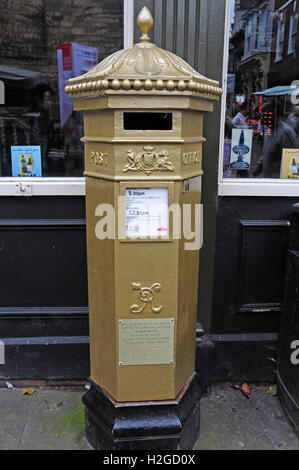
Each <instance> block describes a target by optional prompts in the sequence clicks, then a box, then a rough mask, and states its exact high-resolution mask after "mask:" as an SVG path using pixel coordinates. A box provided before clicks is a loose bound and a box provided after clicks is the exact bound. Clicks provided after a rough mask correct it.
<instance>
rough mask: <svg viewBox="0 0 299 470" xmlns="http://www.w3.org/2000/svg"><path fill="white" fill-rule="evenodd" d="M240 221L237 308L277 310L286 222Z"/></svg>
mask: <svg viewBox="0 0 299 470" xmlns="http://www.w3.org/2000/svg"><path fill="white" fill-rule="evenodd" d="M240 224H241V232H242V234H241V259H240V286H239V312H253V313H262V312H272V311H277V312H279V311H280V310H281V306H282V298H283V288H284V276H285V262H286V246H287V240H288V229H289V224H288V222H287V221H285V220H282V221H279V220H278V221H276V220H273V221H272V220H265V221H262V220H244V221H240Z"/></svg>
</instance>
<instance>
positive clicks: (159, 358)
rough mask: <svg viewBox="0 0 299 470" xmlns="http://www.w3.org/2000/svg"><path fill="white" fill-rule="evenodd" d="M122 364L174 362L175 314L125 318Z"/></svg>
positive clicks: (121, 324) (121, 330)
mask: <svg viewBox="0 0 299 470" xmlns="http://www.w3.org/2000/svg"><path fill="white" fill-rule="evenodd" d="M118 328H119V329H118V331H119V335H118V341H119V343H118V348H119V365H121V366H133V365H144V364H173V349H174V318H143V319H136V320H135V319H122V320H119V326H118Z"/></svg>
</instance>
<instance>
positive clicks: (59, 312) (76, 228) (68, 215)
mask: <svg viewBox="0 0 299 470" xmlns="http://www.w3.org/2000/svg"><path fill="white" fill-rule="evenodd" d="M0 273H1V282H0V299H1V300H0V338H1V339H2V340H3V341H4V343H5V344H6V358H5V359H6V360H5V365H0V379H1V378H31V379H42V378H48V379H51V378H65V379H67V378H78V379H79V378H86V377H87V376H88V373H89V357H88V350H89V344H88V342H89V340H88V296H87V274H86V241H85V201H84V198H78V197H34V198H21V197H16V198H4V197H3V198H1V211H0Z"/></svg>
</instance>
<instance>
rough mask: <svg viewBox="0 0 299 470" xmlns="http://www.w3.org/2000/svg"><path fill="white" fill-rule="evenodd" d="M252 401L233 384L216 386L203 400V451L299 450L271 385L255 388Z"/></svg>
mask: <svg viewBox="0 0 299 470" xmlns="http://www.w3.org/2000/svg"><path fill="white" fill-rule="evenodd" d="M250 387H251V390H252V391H251V394H250V396H249V398H247V397H246V396H244V395H243V394H242V393H241V391H240V390H236V389H233V388H232V386H231V385H230V384H223V383H220V384H214V385H213V387H212V390H211V392H210V393H208V394H207V395H206V396H204V397H203V398H202V400H201V435H200V439H199V441H198V443H197V444H196V446H195V449H199V450H211V449H213V450H299V439H298V437H297V436H296V434H295V432H294V431H293V428H292V427H291V425H290V424H289V422H288V421H287V419H286V416H285V414H284V411H283V409H282V407H281V404H280V400H279V398H278V396H272V395H270V394H268V393H267V390H269V384H260V385H251V386H250Z"/></svg>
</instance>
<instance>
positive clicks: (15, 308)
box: [0, 0, 299, 387]
mask: <svg viewBox="0 0 299 470" xmlns="http://www.w3.org/2000/svg"><path fill="white" fill-rule="evenodd" d="M10 3H11V9H10V11H11V12H13V13H12V14H11V15H10V17H9V24H8V23H7V21H6V25H5V28H6V30H7V35H3V36H2V39H1V40H0V41H1V44H0V58H1V61H0V80H1V81H2V82H3V84H4V88H5V104H3V105H0V135H1V141H0V145H1V150H0V152H1V159H0V160H1V165H0V172H1V175H0V176H1V178H0V194H1V212H0V247H1V250H0V265H1V273H2V276H1V284H0V293H1V295H0V299H1V301H0V302H1V304H0V337H1V339H2V340H3V342H4V343H5V345H6V361H5V365H3V366H0V378H11V379H13V378H31V379H41V378H51V379H62V378H63V379H68V378H69V379H71V378H73V379H80V378H86V377H87V376H88V375H89V337H88V296H87V274H86V242H85V240H86V234H85V183H84V178H83V171H84V168H83V166H84V164H83V146H82V145H81V143H80V137H82V136H83V128H82V116H81V115H80V113H78V112H73V108H72V107H71V103H70V101H68V99H67V97H66V96H65V95H64V92H63V88H64V85H65V81H66V80H67V79H68V78H71V77H75V76H78V75H80V74H82V73H84V72H87V71H88V70H90V69H91V68H93V66H94V62H98V61H100V60H102V59H104V58H105V57H107V56H108V55H109V54H111V53H113V52H115V51H117V50H120V49H121V48H122V47H124V48H127V47H130V46H132V45H133V42H137V41H138V38H139V35H140V34H139V31H137V29H136V27H135V26H134V25H135V24H136V18H137V15H138V13H139V12H140V10H141V9H142V7H143V6H144V5H145V6H147V7H148V8H149V10H150V11H151V12H152V13H153V16H154V17H155V26H154V29H153V31H152V32H151V37H152V39H153V42H154V43H155V44H156V45H157V46H158V47H161V48H163V49H167V50H168V51H170V52H173V53H174V54H176V55H178V56H180V57H181V58H183V59H184V60H186V61H187V62H188V63H189V64H190V65H191V66H192V67H194V68H195V70H198V71H199V72H200V73H202V74H203V75H205V76H208V77H210V78H211V79H213V80H217V81H219V82H220V84H221V86H222V88H223V90H224V95H223V98H222V101H221V100H220V102H219V103H217V104H215V108H214V113H213V114H211V115H207V116H206V117H205V121H204V130H203V134H204V136H205V137H206V139H207V142H206V143H205V144H204V147H203V152H204V158H203V172H204V178H203V186H202V203H203V211H204V219H203V220H204V234H203V248H202V250H201V254H200V272H199V287H198V289H199V290H198V292H199V306H198V328H197V370H198V371H199V372H200V373H201V377H202V384H203V385H204V387H206V386H207V385H208V383H209V381H210V380H273V378H274V376H273V373H274V371H275V369H276V353H277V348H278V339H279V325H280V319H281V312H282V304H283V298H284V292H285V268H286V260H287V249H288V238H289V228H290V214H291V211H292V206H293V205H294V204H295V203H298V202H299V186H298V178H299V171H298V167H299V150H298V149H299V138H298V135H299V111H298V110H299V107H298V106H299V97H298V96H299V93H298V96H297V90H299V88H298V83H296V79H297V76H296V74H299V70H297V69H298V64H297V62H298V61H297V58H296V53H297V50H298V47H299V32H298V33H297V22H298V11H299V10H298V8H299V4H298V5H297V3H298V2H296V1H295V0H294V1H285V2H284V1H278V0H275V1H274V0H265V1H255V0H253V1H248V0H247V1H243V0H235V1H233V0H232V1H229V0H227V1H224V0H209V1H208V0H189V1H187V0H186V1H181V0H180V1H177V0H176V1H173V2H166V1H163V2H161V1H155V0H151V1H149V0H137V1H135V2H133V1H130V0H127V1H124V2H117V1H112V2H111V1H103V2H95V1H94V0H89V1H88V2H87V3H85V4H84V6H82V2H68V1H66V2H63V5H61V2H60V3H59V2H51V3H49V2H47V4H45V2H41V1H40V2H39V1H38V0H36V1H33V0H32V2H29V4H28V2H26V6H24V8H25V11H26V16H25V18H23V16H22V11H21V8H20V4H21V3H22V2H14V1H13V0H11V1H10ZM48 3H49V5H48ZM14 6H15V8H13V7H14ZM1 21H4V20H1ZM3 27H4V26H3ZM135 29H136V30H135ZM29 31H30V32H31V33H30V34H29ZM8 36H9V38H10V39H9V41H8V39H7V38H8ZM78 63H79V65H80V64H81V68H80V66H79V71H78V67H77V66H78ZM82 67H83V68H82ZM287 72H288V73H287ZM297 72H298V73H297ZM297 124H298V125H297ZM298 339H299V338H298Z"/></svg>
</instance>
